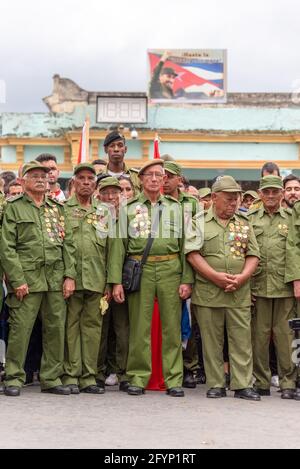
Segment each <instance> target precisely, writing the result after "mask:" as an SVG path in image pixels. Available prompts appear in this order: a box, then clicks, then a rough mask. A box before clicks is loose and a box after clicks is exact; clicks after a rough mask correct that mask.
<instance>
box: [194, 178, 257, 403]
mask: <svg viewBox="0 0 300 469" xmlns="http://www.w3.org/2000/svg"><path fill="white" fill-rule="evenodd" d="M240 192H241V188H240V186H239V185H238V184H237V183H236V181H235V180H234V179H233V178H232V177H231V176H221V177H219V178H218V179H217V180H216V182H215V183H214V184H213V186H212V201H213V205H212V207H211V208H210V209H209V210H208V211H207V212H205V214H204V242H203V239H201V233H200V236H199V235H198V236H197V234H198V231H197V229H196V230H195V231H194V233H192V236H191V237H190V238H189V239H187V242H186V252H187V253H188V256H187V258H188V261H189V262H190V263H191V265H192V266H193V268H194V270H195V272H196V283H195V287H194V290H193V295H192V303H193V304H194V307H195V309H194V311H195V315H196V318H197V321H198V323H199V326H200V329H201V332H202V343H203V353H204V364H205V371H206V377H207V383H208V385H209V387H210V389H209V390H208V392H207V397H209V398H219V397H225V396H226V390H225V376H224V363H223V344H224V326H225V323H226V328H227V334H228V343H229V358H230V370H231V382H230V389H231V390H234V391H235V394H234V396H235V397H237V398H242V399H249V400H255V401H258V400H260V396H259V394H258V393H256V392H255V391H254V390H253V389H252V387H251V386H252V347H251V312H250V305H251V296H250V280H249V279H250V277H251V275H252V274H253V272H254V271H255V269H256V267H257V264H258V258H259V250H258V246H257V243H256V240H255V236H254V233H253V230H252V227H251V225H250V224H249V222H248V221H247V218H246V217H244V216H243V215H240V214H237V213H236V209H237V204H238V198H239V194H240ZM201 217H203V215H202V214H199V215H198V216H196V218H195V223H196V228H197V224H198V223H201V222H202V221H203V220H201ZM202 242H203V245H202Z"/></svg>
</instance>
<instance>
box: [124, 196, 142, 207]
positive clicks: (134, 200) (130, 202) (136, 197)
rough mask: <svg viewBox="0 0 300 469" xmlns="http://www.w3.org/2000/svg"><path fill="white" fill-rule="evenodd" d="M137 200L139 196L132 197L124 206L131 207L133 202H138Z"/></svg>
mask: <svg viewBox="0 0 300 469" xmlns="http://www.w3.org/2000/svg"><path fill="white" fill-rule="evenodd" d="M138 198H139V196H138V195H136V196H135V197H133V198H132V199H130V200H128V201H127V204H126V205H131V204H132V203H133V202H137V201H138Z"/></svg>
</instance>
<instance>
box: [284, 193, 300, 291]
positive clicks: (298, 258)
mask: <svg viewBox="0 0 300 469" xmlns="http://www.w3.org/2000/svg"><path fill="white" fill-rule="evenodd" d="M291 216H292V221H291V224H290V227H289V232H288V237H287V245H286V266H285V281H286V282H292V281H294V280H300V201H299V200H298V201H297V202H296V203H295V205H294V207H293V209H292V211H291Z"/></svg>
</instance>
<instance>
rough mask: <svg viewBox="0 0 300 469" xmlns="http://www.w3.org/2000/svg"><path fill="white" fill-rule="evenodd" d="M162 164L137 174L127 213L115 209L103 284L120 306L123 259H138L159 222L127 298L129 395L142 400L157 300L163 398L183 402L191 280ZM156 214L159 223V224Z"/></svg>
mask: <svg viewBox="0 0 300 469" xmlns="http://www.w3.org/2000/svg"><path fill="white" fill-rule="evenodd" d="M163 164H164V162H163V161H162V160H158V159H155V160H153V161H149V162H148V163H147V164H145V165H144V166H143V167H142V169H141V170H140V171H139V177H140V180H141V183H142V186H143V192H141V194H140V195H138V196H137V197H135V198H133V199H132V200H130V201H129V202H128V204H127V211H125V210H123V208H122V210H120V220H119V226H120V227H121V226H123V227H124V230H123V233H121V236H120V237H118V238H115V239H113V240H112V248H111V259H110V263H109V268H108V282H109V283H111V284H113V298H114V300H115V301H116V302H117V303H123V302H124V301H125V294H124V289H123V286H122V267H123V262H124V259H125V257H126V256H129V257H132V258H134V259H136V260H141V258H142V255H143V252H144V251H145V248H146V245H147V240H148V238H149V236H150V234H151V231H153V230H155V229H154V227H153V223H154V220H156V222H157V223H158V221H159V223H158V229H156V230H155V235H154V236H153V237H154V241H153V244H152V246H151V249H150V252H149V255H148V257H147V260H146V263H145V265H144V268H143V273H142V278H141V287H140V290H139V291H136V292H134V293H130V294H129V295H128V307H129V328H130V334H129V337H130V340H129V353H128V362H127V375H128V377H129V380H130V386H129V388H128V394H130V395H141V394H143V393H144V388H145V387H146V386H147V384H148V381H149V378H150V375H151V347H150V342H151V340H150V335H151V320H152V312H153V303H154V298H155V297H157V299H158V303H159V310H160V316H161V323H162V361H163V373H164V381H165V384H166V386H167V389H168V391H167V392H168V394H169V395H170V396H173V397H182V396H183V395H184V392H183V390H182V388H181V386H182V368H183V366H182V350H181V330H180V329H181V327H180V323H181V299H186V298H188V297H189V296H190V293H191V285H190V284H191V283H192V282H193V275H192V271H191V269H190V267H189V266H188V265H187V263H186V261H185V256H184V253H183V250H182V247H183V240H184V238H183V237H182V234H181V232H182V208H181V205H180V203H179V202H178V201H177V200H176V199H174V198H172V197H170V196H162V195H161V193H160V189H161V187H162V185H163V181H164V178H165V176H164V169H163ZM159 211H160V212H161V218H160V220H159Z"/></svg>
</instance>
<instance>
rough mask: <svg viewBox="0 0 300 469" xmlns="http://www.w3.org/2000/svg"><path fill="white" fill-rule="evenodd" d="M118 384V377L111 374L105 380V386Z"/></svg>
mask: <svg viewBox="0 0 300 469" xmlns="http://www.w3.org/2000/svg"><path fill="white" fill-rule="evenodd" d="M118 382H119V380H118V377H117V375H116V374H114V373H111V374H110V375H109V376H108V377H107V378H106V380H105V384H106V385H107V386H115V385H116V384H118Z"/></svg>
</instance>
